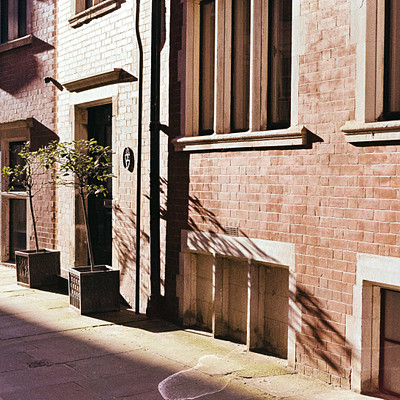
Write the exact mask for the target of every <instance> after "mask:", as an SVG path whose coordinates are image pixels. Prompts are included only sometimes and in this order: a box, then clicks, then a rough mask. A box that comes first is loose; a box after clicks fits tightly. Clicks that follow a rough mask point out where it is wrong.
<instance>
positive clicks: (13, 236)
mask: <svg viewBox="0 0 400 400" xmlns="http://www.w3.org/2000/svg"><path fill="white" fill-rule="evenodd" d="M9 245H10V246H9V248H10V260H14V259H15V254H14V253H15V251H16V250H25V249H26V200H22V199H10V241H9Z"/></svg>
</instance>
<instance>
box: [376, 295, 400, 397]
mask: <svg viewBox="0 0 400 400" xmlns="http://www.w3.org/2000/svg"><path fill="white" fill-rule="evenodd" d="M399 307H400V292H397V291H394V290H389V289H381V346H380V347H381V351H380V368H379V369H380V374H379V384H380V390H381V391H382V392H386V393H389V394H393V395H395V396H400V363H399V361H400V320H399V318H398V310H399Z"/></svg>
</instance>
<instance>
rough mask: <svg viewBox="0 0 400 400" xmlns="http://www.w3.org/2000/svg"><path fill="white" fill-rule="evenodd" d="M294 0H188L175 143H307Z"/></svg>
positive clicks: (184, 147)
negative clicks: (180, 125) (180, 120)
mask: <svg viewBox="0 0 400 400" xmlns="http://www.w3.org/2000/svg"><path fill="white" fill-rule="evenodd" d="M292 3H293V1H292V0H201V1H197V0H186V2H185V5H186V40H185V44H186V48H185V56H186V68H185V71H186V75H185V76H186V78H185V90H184V98H183V104H184V107H185V125H184V135H183V136H184V137H182V138H177V139H176V140H174V141H173V143H174V145H175V149H177V150H181V151H188V150H205V149H206V148H204V147H203V144H206V143H208V144H211V141H214V142H215V141H218V142H219V143H222V142H224V143H225V145H224V146H222V145H220V144H216V143H213V144H212V148H213V149H219V148H224V149H226V148H227V147H229V148H239V147H243V144H244V142H247V145H244V147H248V148H254V147H265V146H277V145H279V146H282V145H283V146H285V145H291V146H293V145H302V144H304V143H305V142H306V133H305V132H306V130H305V128H304V127H298V126H296V124H297V121H298V116H297V104H298V90H297V85H298V83H297V81H298V79H297V75H298V68H294V69H293V68H292V60H295V61H296V63H298V54H297V53H295V54H292V31H293V28H292V25H293V22H294V23H295V24H298V23H299V15H300V10H299V5H298V4H297V3H296V2H295V3H294V4H293V5H292ZM293 16H294V18H295V19H293ZM298 48H300V47H298ZM298 48H296V47H294V50H295V51H297V49H298ZM303 128H304V129H303ZM278 130H279V133H278V132H277V131H278ZM289 131H290V139H288V138H289ZM221 134H224V135H221ZM222 136H224V138H222ZM189 137H191V139H190V138H189ZM278 137H279V140H278V139H277V138H278ZM233 140H234V141H235V144H233V142H231V143H229V144H228V141H233ZM239 141H240V143H239ZM250 141H253V143H252V144H250ZM195 142H196V148H194V147H193V146H192V145H193V144H194V143H195ZM200 142H201V143H202V144H200ZM267 142H268V143H267ZM278 143H279V144H278ZM189 146H191V148H190V149H189ZM199 146H200V147H199ZM221 146H222V147H221Z"/></svg>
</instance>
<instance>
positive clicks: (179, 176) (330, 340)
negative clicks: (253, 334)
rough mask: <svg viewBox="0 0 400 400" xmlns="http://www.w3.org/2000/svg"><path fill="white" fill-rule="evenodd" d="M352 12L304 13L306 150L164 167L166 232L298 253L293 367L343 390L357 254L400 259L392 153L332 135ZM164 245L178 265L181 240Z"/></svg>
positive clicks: (352, 66) (395, 154)
mask: <svg viewBox="0 0 400 400" xmlns="http://www.w3.org/2000/svg"><path fill="white" fill-rule="evenodd" d="M350 6H351V4H350V1H348V0H326V1H315V0H308V1H307V0H303V1H302V2H301V16H302V17H303V18H304V22H305V23H304V28H305V37H304V41H305V53H304V55H301V56H300V59H299V63H300V65H299V75H300V76H299V115H298V117H299V124H300V125H303V124H304V125H306V126H307V128H308V129H309V130H310V131H311V132H312V133H313V134H314V135H316V137H317V140H315V141H314V143H312V145H311V146H309V147H307V148H304V147H303V148H298V149H289V150H274V149H272V150H253V151H236V152H231V151H227V152H203V153H193V154H190V159H189V156H187V155H182V154H178V155H175V156H174V157H175V159H174V161H175V163H174V166H175V167H170V168H171V173H170V174H172V175H170V183H171V186H172V188H171V193H172V194H173V196H174V197H173V200H174V201H176V202H177V203H178V204H179V206H177V207H176V208H175V209H174V208H173V207H172V208H171V220H172V219H173V218H174V221H176V222H175V223H174V224H173V227H171V228H170V231H172V230H174V229H176V230H178V227H179V228H187V227H189V228H191V229H199V230H204V231H209V230H212V231H215V232H222V229H221V227H226V226H231V227H238V228H239V232H240V235H242V236H244V235H246V236H248V237H251V238H260V239H266V240H274V241H281V242H290V243H295V244H296V286H297V289H298V293H297V302H298V304H300V306H301V309H302V329H301V331H300V332H298V334H297V346H296V357H297V368H298V369H299V370H300V371H301V372H303V373H306V374H308V375H313V376H316V377H318V378H321V379H323V380H325V381H327V382H331V383H334V384H338V385H341V386H344V387H348V386H349V385H350V379H349V377H350V357H351V350H350V347H349V344H348V343H347V342H346V325H345V323H346V316H347V315H351V314H352V304H353V296H352V293H353V285H354V283H355V272H356V254H357V252H362V253H371V254H380V255H388V256H399V255H400V239H399V236H398V233H399V231H400V229H399V226H400V223H399V217H400V214H399V210H400V200H399V199H398V188H399V184H400V180H399V178H398V177H397V175H398V172H399V169H400V153H399V146H395V145H389V146H368V147H356V146H353V145H351V144H349V143H346V142H345V138H344V135H343V133H342V132H341V131H340V127H341V126H343V125H344V123H345V122H346V121H349V120H353V119H354V116H355V93H356V90H355V89H356V86H355V85H356V81H355V70H356V54H355V51H356V49H355V47H354V46H353V45H351V44H350ZM180 134H181V135H184V132H181V133H180ZM177 160H180V161H178V162H177ZM176 165H179V167H178V168H176ZM185 168H187V170H185ZM171 177H172V178H171ZM189 182H190V183H189ZM186 196H188V197H186ZM185 201H186V207H187V208H188V210H189V212H188V216H187V218H186V219H185V215H184V213H183V212H182V210H183V207H184V205H185ZM171 203H172V201H171ZM179 209H180V210H181V212H180V213H179V211H178V210H179ZM174 210H175V214H174ZM172 215H173V217H172ZM179 221H180V223H179ZM171 225H172V224H171ZM176 236H178V233H177V232H176ZM168 239H169V241H170V244H169V249H174V250H175V253H174V254H175V258H174V257H172V258H171V259H172V260H174V262H175V264H177V256H176V254H177V251H178V248H179V240H177V238H172V237H171V236H169V237H168ZM171 253H173V252H172V250H171ZM171 262H172V261H171Z"/></svg>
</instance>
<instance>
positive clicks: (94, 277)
mask: <svg viewBox="0 0 400 400" xmlns="http://www.w3.org/2000/svg"><path fill="white" fill-rule="evenodd" d="M68 282H69V304H70V305H71V306H72V307H73V308H75V309H77V310H78V311H79V312H80V313H81V314H91V313H97V312H107V311H119V306H120V294H119V270H116V269H113V268H111V267H108V266H107V265H96V266H95V270H94V271H91V270H90V267H75V268H71V269H70V270H69V279H68Z"/></svg>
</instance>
